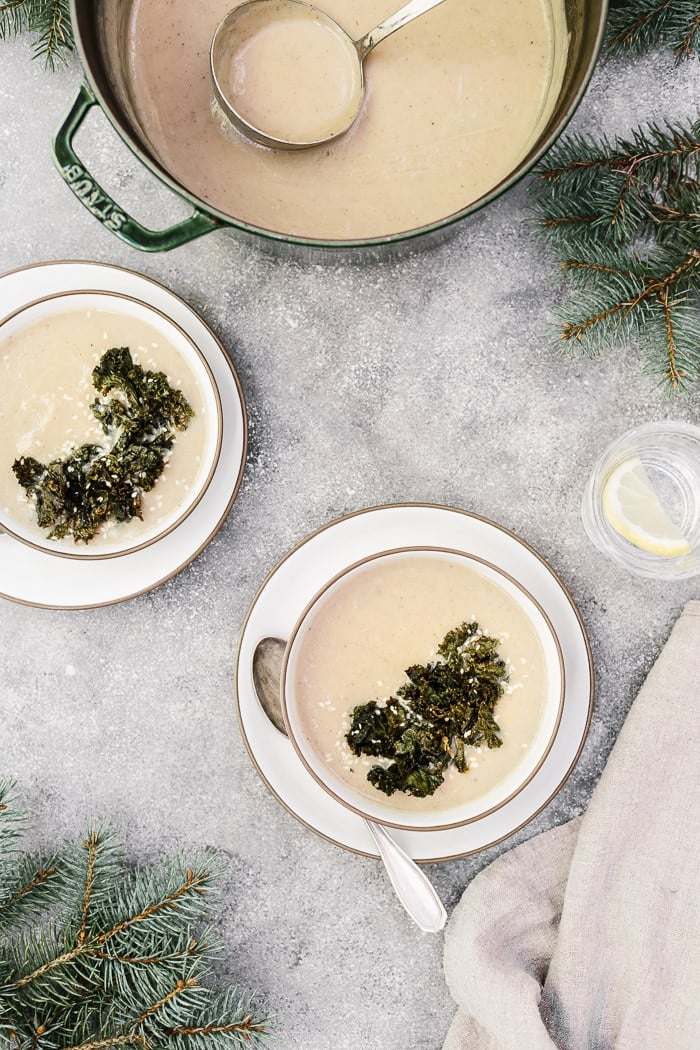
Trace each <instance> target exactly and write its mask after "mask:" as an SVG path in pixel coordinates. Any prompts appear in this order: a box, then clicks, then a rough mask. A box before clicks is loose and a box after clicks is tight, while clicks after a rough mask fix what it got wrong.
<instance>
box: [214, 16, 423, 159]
mask: <svg viewBox="0 0 700 1050" xmlns="http://www.w3.org/2000/svg"><path fill="white" fill-rule="evenodd" d="M442 2H443V0H410V3H408V4H405V5H404V7H402V8H401V9H400V10H398V11H396V12H395V13H394V14H393V15H390V16H389V18H386V19H385V20H384V21H383V22H380V23H379V25H378V26H375V27H374V29H370V31H369V32H368V33H365V35H364V36H363V37H362V38H361V39H360V40H353V39H352V37H351V36H349V34H348V33H346V32H345V30H344V29H343V28H342V26H340V25H338V23H337V22H336V21H335V19H333V18H331V17H330V15H327V14H326V13H325V12H324V11H320V10H319V9H318V8H317V7H314V6H313V5H312V4H308V3H305V2H304V0H247V2H246V3H243V4H240V5H239V6H238V7H235V8H234V9H233V10H232V11H229V13H228V14H227V15H226V17H225V18H224V19H223V20H222V21H221V22H220V23H219V25H218V27H217V29H216V32H215V33H214V37H213V40H212V44H211V50H210V53H209V65H210V70H211V78H212V84H213V87H214V94H215V96H216V99H217V101H218V103H219V105H220V106H221V108H222V110H223V112H224V113H225V114H226V116H227V117H228V119H229V120H230V121H231V123H232V124H233V125H234V127H236V128H238V130H239V131H241V132H243V134H244V135H247V136H248V138H250V139H253V141H255V142H258V143H260V144H261V145H263V146H272V147H274V148H276V149H308V148H309V147H310V146H319V145H321V144H323V143H326V142H331V141H332V140H333V139H336V138H338V137H339V136H340V135H344V134H345V132H346V131H348V129H349V128H351V127H352V125H353V124H354V123H355V121H356V120H357V118H358V116H359V114H360V110H361V109H362V103H363V101H364V97H365V78H364V62H365V59H366V58H367V56H368V55H369V53H370V51H372V50H373V49H374V48H375V47H376V46H377V44H379V43H380V42H381V41H382V40H385V39H386V38H387V37H388V36H390V35H391V34H392V33H395V32H396V30H397V29H402V28H403V26H405V25H407V24H408V23H409V22H412V21H413V20H414V18H418V16H419V15H422V14H425V12H426V11H430V9H431V8H433V7H437V5H438V4H441V3H442ZM290 16H292V17H294V18H295V19H299V18H304V19H306V20H308V22H309V24H315V25H317V26H319V27H320V28H322V29H324V30H326V31H327V32H330V33H331V34H332V38H334V39H335V43H336V45H337V44H338V43H340V45H341V46H340V48H337V49H336V50H337V54H336V55H335V56H334V57H335V59H336V66H335V69H334V75H335V72H336V70H337V75H338V83H339V84H341V83H344V84H346V85H352V89H348V93H349V96H350V97H349V98H346V99H344V104H343V107H342V108H341V109H340V110H338V111H337V112H331V111H329V113H328V120H329V126H325V125H324V126H323V130H322V131H320V132H318V133H313V132H310V133H309V135H308V136H307V137H304V138H300V139H297V138H295V137H293V136H291V135H290V136H285V135H281V134H279V133H278V132H276V131H275V130H273V129H272V127H271V126H267V127H265V126H259V125H258V124H256V123H254V122H253V119H250V118H249V117H247V116H246V114H245V112H244V111H243V108H242V107H244V106H245V99H244V94H243V90H244V89H243V88H242V87H240V88H239V87H238V86H237V85H235V84H234V83H233V82H232V80H233V78H232V77H231V76H230V68H231V62H232V59H233V56H234V55H236V54H241V55H242V54H243V49H244V47H246V46H248V45H249V43H250V41H251V40H252V39H253V37H254V35H255V34H258V35H259V36H260V37H262V34H263V33H264V32H265V31H266V30H267V29H268V28H270V27H272V26H273V25H274V23H276V22H277V23H279V22H280V21H281V20H283V19H284V18H285V17H290ZM328 39H329V38H328V37H327V36H326V38H325V40H326V43H328ZM341 56H342V58H341ZM309 61H310V62H311V61H313V56H310V58H309ZM341 66H344V67H345V68H344V69H341ZM288 87H289V90H292V88H293V85H289V86H288ZM319 87H320V88H321V85H319ZM319 94H321V95H324V96H326V97H327V94H328V93H327V91H326V92H323V91H322V90H319ZM255 119H257V120H259V119H260V118H259V117H256V118H255ZM261 123H264V121H263V122H261ZM320 126H321V125H319V127H320Z"/></svg>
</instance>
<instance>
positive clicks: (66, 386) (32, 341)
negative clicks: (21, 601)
mask: <svg viewBox="0 0 700 1050" xmlns="http://www.w3.org/2000/svg"><path fill="white" fill-rule="evenodd" d="M222 435H223V418H222V410H221V401H220V397H219V392H218V390H217V387H216V382H215V380H214V377H213V375H212V372H211V370H210V368H209V365H208V364H207V362H206V360H205V358H204V357H203V355H202V353H201V352H200V350H199V349H198V347H197V346H196V345H195V344H194V343H193V342H192V340H191V339H190V338H189V336H188V335H187V334H186V333H185V332H184V331H183V330H182V329H181V328H180V327H179V326H178V325H177V324H176V323H175V322H174V321H172V320H170V318H168V317H166V316H165V314H163V313H161V312H160V311H159V310H157V309H156V308H154V307H152V306H149V305H148V304H146V303H144V302H141V301H139V300H136V299H133V298H130V297H128V296H124V295H118V294H115V293H110V292H102V291H79V292H67V293H62V294H57V295H53V296H48V297H46V298H43V299H40V300H36V301H35V302H33V303H30V304H28V305H27V306H25V307H23V308H21V309H20V310H18V311H16V312H15V313H13V314H11V315H10V316H9V317H7V318H5V320H3V321H2V322H1V323H0V529H2V531H4V532H6V533H8V534H10V535H11V536H14V537H15V538H16V539H18V540H20V541H22V542H24V543H28V544H29V545H31V546H33V547H37V548H39V549H40V550H42V551H45V552H47V553H49V554H54V555H58V556H61V557H68V558H81V559H85V558H111V557H115V556H117V555H122V554H127V553H130V552H133V551H135V550H139V549H141V548H143V547H145V546H148V545H149V544H151V543H154V542H156V541H157V540H158V539H160V538H161V537H163V536H165V535H166V534H167V533H169V532H171V531H172V530H173V529H174V528H176V527H178V526H180V525H181V524H182V523H183V522H184V521H185V519H186V518H187V516H188V515H189V514H190V513H191V512H192V511H193V510H194V508H195V507H196V506H197V505H198V503H199V501H200V500H201V498H202V496H203V495H204V493H205V491H206V489H207V486H208V485H209V482H210V480H211V478H212V476H213V473H214V470H215V469H216V465H217V463H218V459H219V453H220V450H221V443H222Z"/></svg>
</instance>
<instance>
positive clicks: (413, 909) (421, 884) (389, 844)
mask: <svg viewBox="0 0 700 1050" xmlns="http://www.w3.org/2000/svg"><path fill="white" fill-rule="evenodd" d="M365 824H366V825H367V827H368V828H369V830H370V833H371V835H372V838H373V839H374V841H375V843H376V845H377V849H378V850H379V855H380V856H381V858H382V860H383V861H384V867H385V868H386V870H387V874H388V876H389V878H390V879H391V885H392V886H393V887H394V890H395V891H396V896H397V897H398V898H399V900H400V901H401V903H402V904H403V906H404V908H405V909H406V911H407V912H408V914H409V915H410V916H411V918H412V919H413V921H414V922H415V924H416V925H417V926H418V927H419V928H420V929H421V930H423V931H424V932H425V933H437V932H438V931H439V930H441V929H442V928H443V926H444V925H445V923H446V921H447V912H446V911H445V909H444V907H443V905H442V901H441V900H440V898H439V897H438V895H437V893H436V891H435V887H434V886H433V884H432V883H431V882H430V880H429V879H428V877H427V875H425V874H424V873H423V872H422V871H421V870H420V868H419V867H418V865H417V864H416V862H415V861H414V860H412V859H411V857H409V855H408V854H407V853H405V852H404V850H402V849H401V847H400V846H399V844H398V843H397V842H395V841H394V839H393V838H392V837H391V835H389V833H388V832H387V831H385V830H384V828H383V827H382V826H381V824H374V823H373V822H372V821H370V820H365Z"/></svg>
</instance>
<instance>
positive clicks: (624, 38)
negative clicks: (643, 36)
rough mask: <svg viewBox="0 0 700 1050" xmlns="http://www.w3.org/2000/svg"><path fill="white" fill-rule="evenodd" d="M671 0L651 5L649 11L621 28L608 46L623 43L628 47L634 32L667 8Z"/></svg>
mask: <svg viewBox="0 0 700 1050" xmlns="http://www.w3.org/2000/svg"><path fill="white" fill-rule="evenodd" d="M672 3H673V0H662V2H661V3H660V4H657V5H656V7H652V9H651V10H650V11H647V13H646V14H645V15H642V16H641V17H640V18H637V19H636V20H635V21H634V22H632V23H631V24H630V25H629V26H627V28H626V29H625V30H621V31H620V32H619V33H618V34H617V36H615V37H613V38H612V40H611V41H610V44H609V47H614V46H615V45H616V44H624V45H625V46H626V47H629V46H630V44H631V43H632V40H633V39H634V34H635V33H638V32H639V30H640V29H643V28H644V26H645V25H646V24H647V22H651V21H652V19H654V18H656V17H657V16H658V15H660V14H662V12H664V11H665V10H666V9H667V8H669V7H670V6H671V4H672Z"/></svg>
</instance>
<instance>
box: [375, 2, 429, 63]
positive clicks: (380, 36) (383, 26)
mask: <svg viewBox="0 0 700 1050" xmlns="http://www.w3.org/2000/svg"><path fill="white" fill-rule="evenodd" d="M442 2H443V0H410V3H408V4H404V6H403V7H401V8H399V10H398V11H395V12H394V14H393V15H390V16H389V17H388V18H386V19H385V20H384V21H383V22H380V23H379V25H378V26H375V27H374V29H370V31H369V33H366V34H365V36H363V37H362V39H361V40H357V41H355V47H356V48H357V53H358V55H359V56H360V62H362V61H364V58H365V56H366V55H368V54H369V52H370V51H371V50H372V48H373V47H376V46H377V44H378V43H380V41H382V40H385V39H386V37H388V36H391V34H392V33H395V32H396V30H397V29H401V28H403V26H405V25H406V24H407V23H408V22H412V21H413V19H414V18H418V16H419V15H422V14H425V12H426V11H429V10H430V9H431V7H437V5H438V4H441V3H442Z"/></svg>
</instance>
